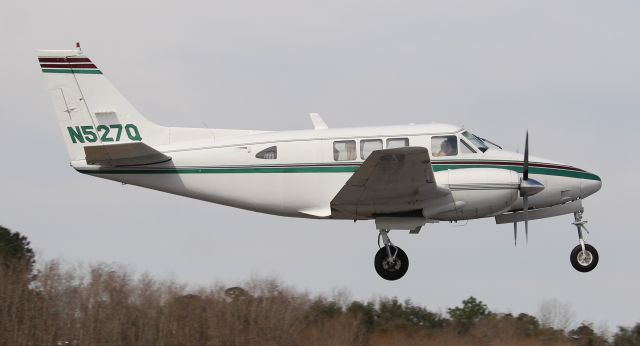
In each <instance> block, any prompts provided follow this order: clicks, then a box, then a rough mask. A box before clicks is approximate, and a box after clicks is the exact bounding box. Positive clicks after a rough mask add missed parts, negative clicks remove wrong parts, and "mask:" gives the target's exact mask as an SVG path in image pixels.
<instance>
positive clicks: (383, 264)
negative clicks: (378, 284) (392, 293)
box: [374, 245, 409, 281]
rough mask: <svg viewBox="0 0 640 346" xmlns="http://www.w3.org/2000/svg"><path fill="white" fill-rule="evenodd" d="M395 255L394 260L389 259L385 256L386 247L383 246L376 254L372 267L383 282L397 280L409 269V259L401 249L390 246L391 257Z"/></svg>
mask: <svg viewBox="0 0 640 346" xmlns="http://www.w3.org/2000/svg"><path fill="white" fill-rule="evenodd" d="M394 253H395V258H393V259H392V258H390V257H389V255H388V254H387V247H386V246H383V247H381V248H380V250H378V252H377V253H376V257H375V259H374V265H375V267H376V272H378V275H380V276H381V277H382V278H383V279H385V280H391V281H392V280H398V279H399V278H401V277H403V276H404V274H406V273H407V269H409V258H408V257H407V254H406V253H404V251H402V249H401V248H399V247H397V246H394V245H391V255H392V256H393V255H394Z"/></svg>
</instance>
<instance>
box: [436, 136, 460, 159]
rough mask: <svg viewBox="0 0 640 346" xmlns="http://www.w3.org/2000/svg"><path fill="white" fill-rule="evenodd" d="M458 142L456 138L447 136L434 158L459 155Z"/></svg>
mask: <svg viewBox="0 0 640 346" xmlns="http://www.w3.org/2000/svg"><path fill="white" fill-rule="evenodd" d="M456 144H457V140H456V137H455V136H447V137H446V139H445V140H443V141H442V143H441V144H440V151H439V152H437V153H435V155H434V156H453V155H456V154H457V153H458V148H457V145H456Z"/></svg>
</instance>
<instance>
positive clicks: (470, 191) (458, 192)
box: [433, 168, 520, 220]
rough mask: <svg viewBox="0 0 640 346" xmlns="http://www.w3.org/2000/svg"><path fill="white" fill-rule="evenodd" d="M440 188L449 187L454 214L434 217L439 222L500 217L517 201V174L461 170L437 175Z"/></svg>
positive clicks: (497, 171)
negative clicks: (442, 186) (441, 186)
mask: <svg viewBox="0 0 640 346" xmlns="http://www.w3.org/2000/svg"><path fill="white" fill-rule="evenodd" d="M435 178H436V182H437V183H438V185H445V186H448V187H449V189H450V190H451V193H452V195H453V200H454V204H455V207H456V209H455V211H453V210H452V211H448V212H444V213H441V214H438V215H434V216H433V218H434V219H438V220H460V219H473V218H482V217H488V216H494V215H498V214H501V213H503V212H505V211H507V210H509V209H510V207H511V205H512V204H513V203H514V202H515V201H516V200H517V199H518V194H519V187H520V177H519V176H518V173H516V172H514V171H511V170H507V169H497V168H462V169H452V170H447V171H441V172H436V173H435Z"/></svg>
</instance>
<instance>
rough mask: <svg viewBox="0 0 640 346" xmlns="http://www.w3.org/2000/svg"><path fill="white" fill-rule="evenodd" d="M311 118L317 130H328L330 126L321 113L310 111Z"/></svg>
mask: <svg viewBox="0 0 640 346" xmlns="http://www.w3.org/2000/svg"><path fill="white" fill-rule="evenodd" d="M309 118H311V122H312V123H313V128H314V129H316V130H326V129H328V128H329V126H327V123H325V122H324V120H323V119H322V117H321V116H320V114H318V113H309Z"/></svg>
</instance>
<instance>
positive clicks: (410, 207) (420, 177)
mask: <svg viewBox="0 0 640 346" xmlns="http://www.w3.org/2000/svg"><path fill="white" fill-rule="evenodd" d="M449 193H450V192H449V190H448V189H447V188H443V187H439V186H438V185H437V184H436V181H435V177H434V174H433V168H432V166H431V160H430V159H429V151H428V150H427V149H426V148H422V147H403V148H394V149H385V150H376V151H374V152H373V153H371V155H370V156H369V157H368V158H367V159H366V160H365V161H364V162H363V163H362V165H361V166H360V168H359V169H358V170H357V171H356V172H355V173H354V174H353V175H352V176H351V178H349V180H348V181H347V183H346V184H345V185H344V187H342V189H341V190H340V191H339V192H338V194H337V195H336V196H335V197H334V198H333V200H332V201H331V209H332V211H335V212H336V215H337V214H341V216H344V217H348V218H354V219H358V218H373V217H376V216H378V215H392V214H399V213H409V214H411V213H414V214H416V215H417V214H418V213H419V215H420V217H422V208H423V206H424V204H425V201H426V200H428V199H431V198H435V197H437V196H442V195H443V194H449ZM407 215H408V214H407Z"/></svg>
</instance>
